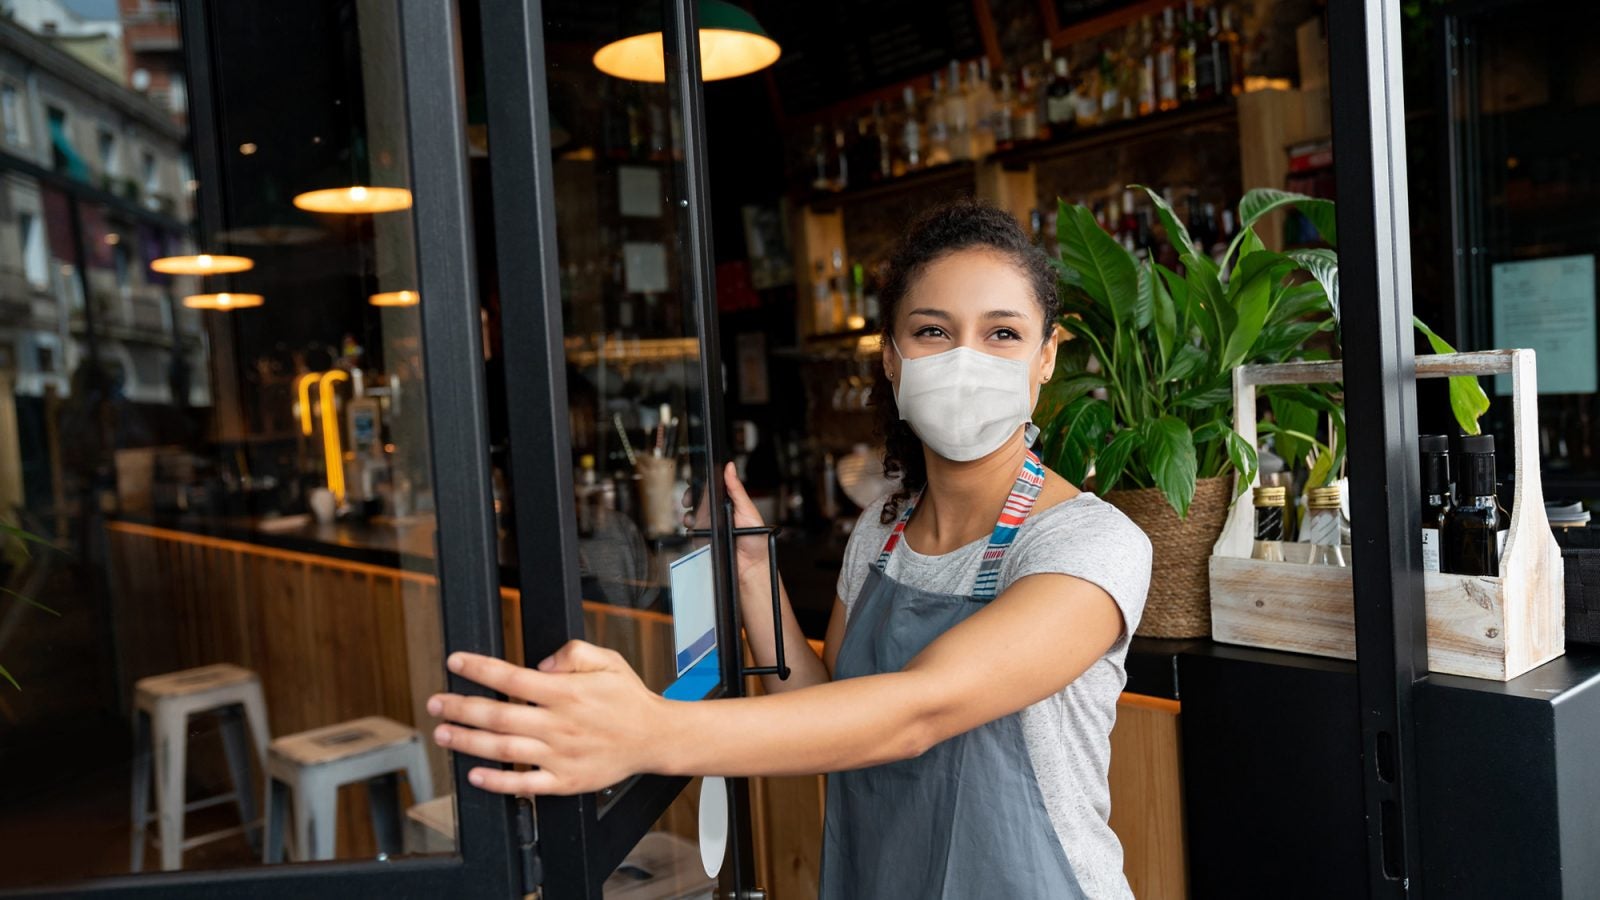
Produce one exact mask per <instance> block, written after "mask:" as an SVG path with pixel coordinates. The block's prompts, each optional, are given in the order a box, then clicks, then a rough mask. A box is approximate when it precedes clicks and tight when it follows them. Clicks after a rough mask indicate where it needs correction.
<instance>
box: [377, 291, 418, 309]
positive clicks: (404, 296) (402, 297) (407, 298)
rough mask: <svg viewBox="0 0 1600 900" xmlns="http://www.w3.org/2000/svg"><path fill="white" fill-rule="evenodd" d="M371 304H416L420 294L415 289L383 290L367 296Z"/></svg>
mask: <svg viewBox="0 0 1600 900" xmlns="http://www.w3.org/2000/svg"><path fill="white" fill-rule="evenodd" d="M367 302H368V303H371V304H372V305H373V306H416V305H417V304H418V303H421V302H422V295H421V294H418V293H417V292H416V291H384V292H382V293H379V294H373V295H372V296H371V297H368V298H367Z"/></svg>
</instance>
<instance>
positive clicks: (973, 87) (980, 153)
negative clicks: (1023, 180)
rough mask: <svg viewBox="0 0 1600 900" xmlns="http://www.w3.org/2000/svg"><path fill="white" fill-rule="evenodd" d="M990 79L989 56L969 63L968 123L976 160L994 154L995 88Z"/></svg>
mask: <svg viewBox="0 0 1600 900" xmlns="http://www.w3.org/2000/svg"><path fill="white" fill-rule="evenodd" d="M989 78H990V75H989V58H988V57H987V56H985V57H983V58H982V59H979V60H977V61H975V62H970V63H967V98H968V101H967V121H968V122H969V123H970V125H971V128H972V132H973V137H974V140H973V148H972V156H973V158H974V159H979V158H982V157H985V156H988V155H989V154H991V153H993V152H994V105H995V104H994V86H993V85H992V84H990V82H989Z"/></svg>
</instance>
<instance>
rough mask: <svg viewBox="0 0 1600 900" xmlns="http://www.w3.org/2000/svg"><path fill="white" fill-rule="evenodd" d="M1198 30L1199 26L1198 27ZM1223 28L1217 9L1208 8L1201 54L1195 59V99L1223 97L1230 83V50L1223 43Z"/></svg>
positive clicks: (1201, 38) (1201, 42) (1202, 36)
mask: <svg viewBox="0 0 1600 900" xmlns="http://www.w3.org/2000/svg"><path fill="white" fill-rule="evenodd" d="M1196 28H1197V29H1198V28H1199V26H1198V24H1197V25H1196ZM1221 36H1222V26H1221V24H1220V22H1219V20H1218V18H1217V8H1216V7H1215V6H1210V7H1207V8H1206V24H1205V31H1204V33H1203V34H1201V36H1200V52H1199V55H1198V56H1196V57H1195V61H1194V67H1195V99H1196V100H1200V101H1206V100H1215V99H1216V98H1217V97H1219V96H1221V95H1222V93H1223V92H1224V91H1227V90H1228V88H1227V87H1226V85H1227V83H1228V75H1227V67H1228V48H1227V47H1226V46H1225V45H1224V44H1223V43H1222V40H1221Z"/></svg>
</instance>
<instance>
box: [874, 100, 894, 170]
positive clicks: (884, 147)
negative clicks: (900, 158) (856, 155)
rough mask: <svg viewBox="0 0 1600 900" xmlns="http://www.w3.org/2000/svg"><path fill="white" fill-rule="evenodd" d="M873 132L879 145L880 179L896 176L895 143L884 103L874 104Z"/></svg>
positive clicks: (875, 141)
mask: <svg viewBox="0 0 1600 900" xmlns="http://www.w3.org/2000/svg"><path fill="white" fill-rule="evenodd" d="M872 131H873V134H874V135H875V140H874V143H876V144H877V145H878V163H877V164H878V178H879V179H887V178H891V177H893V176H894V141H893V140H891V139H890V137H889V120H888V119H887V118H885V116H884V114H883V102H882V101H879V102H877V103H874V104H872Z"/></svg>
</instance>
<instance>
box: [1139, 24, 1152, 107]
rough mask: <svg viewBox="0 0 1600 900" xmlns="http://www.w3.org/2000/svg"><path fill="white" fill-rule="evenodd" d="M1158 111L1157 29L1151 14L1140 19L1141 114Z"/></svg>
mask: <svg viewBox="0 0 1600 900" xmlns="http://www.w3.org/2000/svg"><path fill="white" fill-rule="evenodd" d="M1155 111H1156V31H1155V22H1154V21H1152V20H1151V18H1150V17H1149V16H1145V17H1144V18H1142V19H1140V20H1139V115H1141V116H1148V115H1150V114H1151V113H1153V112H1155Z"/></svg>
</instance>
